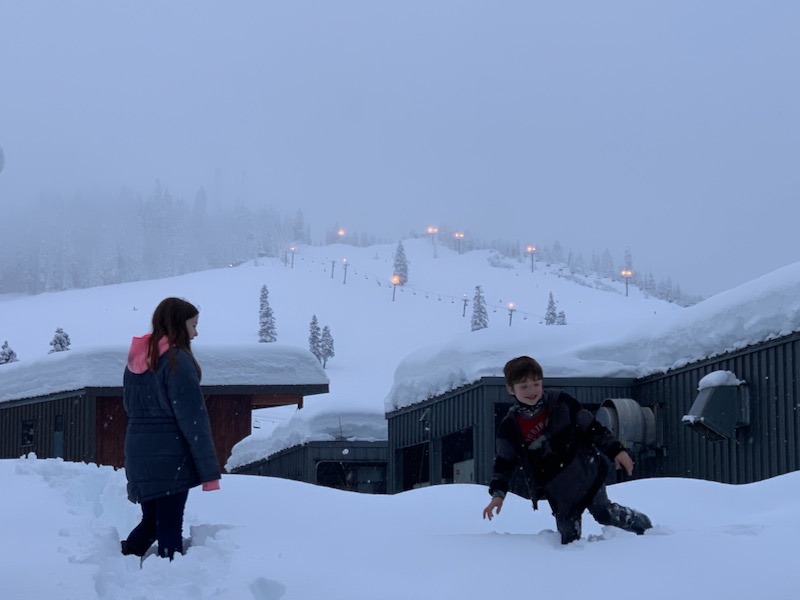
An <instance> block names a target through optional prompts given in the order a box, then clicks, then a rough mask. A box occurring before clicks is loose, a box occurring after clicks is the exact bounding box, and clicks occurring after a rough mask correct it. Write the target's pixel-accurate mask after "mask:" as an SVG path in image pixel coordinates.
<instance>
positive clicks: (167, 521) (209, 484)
mask: <svg viewBox="0 0 800 600" xmlns="http://www.w3.org/2000/svg"><path fill="white" fill-rule="evenodd" d="M199 316H200V314H199V311H198V310H197V308H196V307H195V306H194V305H192V304H191V303H189V302H187V301H186V300H182V299H180V298H166V299H164V300H162V301H161V303H159V305H158V306H157V307H156V309H155V311H154V312H153V323H152V325H153V331H152V333H151V334H148V335H145V336H142V337H134V338H133V341H132V343H131V348H130V351H129V353H128V364H127V366H126V368H125V374H124V378H123V401H124V404H125V412H126V413H127V415H128V427H127V430H126V432H125V472H126V475H127V478H128V498H129V499H130V500H131V502H134V503H138V504H140V505H141V507H142V520H141V522H140V523H139V524H138V525H137V526H136V527H135V528H134V529H133V531H131V532H130V534H129V535H128V538H127V539H126V540H123V541H122V553H123V554H134V555H136V556H144V555H145V553H146V552H147V550H148V549H149V548H150V546H152V545H153V542H155V541H158V554H159V556H162V557H165V558H169V559H170V560H172V558H173V556H174V554H175V553H176V552H178V553H181V554H183V537H182V530H183V512H184V508H185V506H186V499H187V497H188V494H189V490H190V489H191V488H193V487H195V486H198V485H201V484H202V486H203V490H204V491H210V490H215V489H219V480H220V477H221V475H220V468H219V461H218V459H217V454H216V450H215V448H214V442H213V439H212V437H211V424H210V422H209V419H208V412H207V411H206V405H205V400H204V398H203V394H202V391H201V389H200V378H201V377H202V371H201V369H200V365H199V364H198V363H197V361H196V360H195V358H194V355H193V354H192V349H191V342H192V340H193V339H194V338H195V337H196V336H197V323H198V319H199Z"/></svg>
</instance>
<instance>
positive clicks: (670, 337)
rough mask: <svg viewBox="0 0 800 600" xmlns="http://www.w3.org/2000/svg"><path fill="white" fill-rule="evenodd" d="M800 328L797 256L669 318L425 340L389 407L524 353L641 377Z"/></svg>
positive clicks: (569, 371)
mask: <svg viewBox="0 0 800 600" xmlns="http://www.w3.org/2000/svg"><path fill="white" fill-rule="evenodd" d="M798 330H800V263H795V264H792V265H789V266H787V267H784V268H782V269H778V270H777V271H773V272H772V273H769V274H767V275H764V276H763V277H760V278H758V279H755V280H753V281H751V282H748V283H746V284H743V285H741V286H739V287H737V288H734V289H732V290H728V291H726V292H723V293H721V294H717V295H716V296H713V297H711V298H709V299H707V300H705V301H703V302H700V303H699V304H696V305H695V306H692V307H689V308H687V309H685V310H683V311H680V312H676V313H673V314H670V315H669V316H668V318H662V317H658V318H656V317H654V318H652V319H636V320H632V321H629V322H622V323H619V322H604V323H596V324H584V325H570V327H569V328H567V327H543V328H540V329H538V330H537V331H536V332H535V335H532V334H531V332H530V331H524V330H521V331H513V330H509V331H506V332H503V331H500V330H497V329H495V330H488V329H487V330H481V331H477V332H470V333H467V334H463V335H459V336H457V337H455V338H453V339H451V340H449V341H447V342H444V343H439V344H434V345H431V346H426V347H424V348H422V349H420V350H417V351H416V352H413V353H412V354H410V355H409V356H407V357H406V358H405V359H404V360H403V361H401V362H400V364H399V365H398V367H397V369H396V371H395V376H394V384H393V386H392V388H391V390H390V391H389V393H388V395H387V397H386V400H385V409H386V412H392V411H394V410H398V409H400V408H403V407H405V406H410V405H412V404H415V403H417V402H421V401H423V400H426V399H428V398H431V397H434V396H438V395H440V394H443V393H445V392H448V391H450V390H453V389H455V388H457V387H460V386H462V385H465V384H469V383H473V382H475V381H478V380H479V379H481V378H482V377H486V376H502V369H503V365H504V364H505V363H506V361H507V360H508V359H509V358H512V357H514V356H520V355H529V356H533V357H534V358H536V359H537V360H538V361H539V362H540V363H541V364H542V365H543V367H544V370H545V377H547V376H580V377H612V376H616V377H643V376H646V375H650V374H653V373H659V372H665V371H667V370H669V369H672V368H678V367H681V366H683V365H686V364H688V363H690V362H694V361H697V360H701V359H704V358H707V357H710V356H715V355H718V354H722V353H724V352H728V351H732V350H737V349H741V348H744V347H746V346H749V345H751V344H756V343H759V342H762V341H765V340H768V339H773V338H776V337H780V336H783V335H787V334H789V333H792V332H795V331H798Z"/></svg>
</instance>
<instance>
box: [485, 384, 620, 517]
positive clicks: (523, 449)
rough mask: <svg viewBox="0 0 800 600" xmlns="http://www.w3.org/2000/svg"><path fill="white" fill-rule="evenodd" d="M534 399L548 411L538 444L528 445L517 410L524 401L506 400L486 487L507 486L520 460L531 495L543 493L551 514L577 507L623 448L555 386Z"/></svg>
mask: <svg viewBox="0 0 800 600" xmlns="http://www.w3.org/2000/svg"><path fill="white" fill-rule="evenodd" d="M540 402H544V403H545V407H546V409H547V412H548V418H547V425H546V427H545V430H544V433H543V437H544V440H543V442H542V443H541V445H539V444H537V446H538V447H537V448H536V449H535V450H529V449H528V448H527V446H526V445H525V443H524V440H523V437H522V430H521V429H520V427H519V424H518V423H517V415H518V414H519V413H520V411H521V410H523V409H524V408H525V407H524V406H523V405H521V404H520V403H519V402H517V403H515V404H514V406H512V407H511V408H510V409H509V411H508V414H506V416H505V417H504V418H503V420H502V421H501V422H500V425H499V427H498V430H497V443H496V456H495V461H494V475H493V478H492V481H491V483H490V484H489V493H490V494H492V495H494V494H495V492H502V493H503V494H505V493H506V492H508V487H509V483H510V481H511V478H512V476H513V475H514V471H515V470H516V469H517V467H518V466H519V465H520V464H521V465H522V467H523V471H524V473H525V477H526V478H527V481H528V486H529V488H530V491H531V496H532V499H533V502H534V508H535V507H536V500H537V499H539V498H546V499H547V500H548V501H549V503H550V507H551V508H552V509H553V513H554V514H561V515H572V514H579V513H580V512H582V511H583V510H584V509H585V508H586V507H587V506H588V504H589V502H590V501H591V500H592V498H593V497H594V495H595V494H596V493H597V491H598V490H599V489H600V487H601V486H602V485H603V482H604V481H605V477H606V474H607V472H608V462H607V461H606V460H604V459H603V457H602V456H601V454H600V453H601V452H602V453H604V454H605V455H606V456H607V457H608V458H609V459H611V460H613V459H614V457H615V456H616V455H617V454H618V453H619V452H621V451H623V450H624V449H625V448H624V447H623V446H622V444H621V443H620V442H619V441H618V440H617V439H616V438H615V437H614V436H613V435H612V433H611V432H610V431H609V430H608V429H607V428H606V427H604V426H603V425H602V424H600V423H599V422H598V421H597V420H596V419H595V418H594V416H592V413H590V412H589V411H588V410H586V409H585V408H583V407H582V406H581V405H580V403H579V402H578V401H577V400H576V399H575V398H573V397H572V396H570V395H569V394H566V393H564V392H562V391H561V390H545V391H544V393H543V395H542V399H541V400H540Z"/></svg>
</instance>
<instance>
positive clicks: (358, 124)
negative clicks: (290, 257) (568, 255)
mask: <svg viewBox="0 0 800 600" xmlns="http://www.w3.org/2000/svg"><path fill="white" fill-rule="evenodd" d="M799 17H800V5H798V4H797V3H796V2H793V1H791V0H778V1H776V2H770V3H768V4H766V5H765V4H758V3H752V2H744V1H741V0H733V1H722V0H712V1H710V2H703V3H699V4H698V3H696V2H690V1H689V0H679V1H677V2H670V3H640V2H631V1H619V2H612V3H611V4H609V3H601V4H598V3H594V2H589V1H587V0H582V1H579V2H577V3H570V4H568V5H564V4H560V3H554V4H544V5H541V4H538V3H528V2H523V1H521V0H512V1H511V2H505V3H503V5H502V7H497V6H494V5H491V4H486V3H481V2H477V1H476V0H467V1H466V2H461V1H460V2H456V1H455V0H445V1H443V2H435V3H429V2H423V1H421V0H411V1H410V2H404V3H402V4H398V5H387V4H384V3H374V2H368V1H366V0H345V1H343V2H337V3H324V4H320V3H311V2H307V1H299V2H292V3H272V2H260V1H256V0H243V1H242V2H236V3H235V4H230V3H226V4H222V3H215V2H211V1H210V0H199V1H193V2H188V0H178V1H175V2H170V3H161V2H155V1H153V0H145V1H143V2H137V3H135V4H119V3H107V2H101V1H100V0H77V1H75V2H70V3H68V4H65V3H59V2H55V0H32V1H30V2H25V3H10V2H6V3H3V5H2V7H1V8H0V56H2V57H3V69H2V72H1V73H0V89H2V93H1V94H0V146H2V149H3V155H4V157H5V165H4V168H3V169H2V172H0V215H4V214H6V211H9V210H11V207H23V208H24V209H25V210H27V211H30V212H26V213H25V219H26V220H27V221H34V220H36V219H38V218H40V217H43V216H44V215H45V214H46V213H47V212H48V211H49V210H50V209H49V207H51V206H52V204H49V202H52V201H54V200H53V199H60V200H59V201H60V202H62V203H64V204H65V205H66V208H65V209H63V210H65V211H70V210H71V209H70V203H72V202H74V201H75V199H76V198H77V197H88V196H90V195H92V194H93V195H95V196H96V197H104V198H107V200H108V203H109V209H108V210H109V213H110V215H103V219H105V220H103V219H101V215H98V217H97V218H98V220H97V221H96V222H94V221H92V222H86V223H85V226H86V230H87V232H86V234H85V236H84V239H86V238H87V237H91V236H92V235H100V236H102V235H103V231H104V228H105V223H107V222H108V220H107V218H108V217H110V218H112V219H114V218H116V219H118V220H123V219H127V218H129V215H128V214H127V213H125V212H124V210H123V209H122V208H121V207H120V204H124V202H121V192H120V190H123V189H124V190H126V193H128V194H130V195H132V196H133V197H136V196H137V195H138V196H139V197H142V198H148V197H151V196H152V194H153V190H154V189H155V188H156V185H157V183H156V182H158V185H159V186H160V189H161V190H162V191H164V192H169V194H170V195H171V197H172V198H173V199H174V200H175V201H176V202H177V201H179V200H182V201H183V202H184V206H186V220H187V221H191V218H192V212H191V210H190V208H189V207H191V206H192V205H193V203H194V200H195V198H196V196H197V194H198V193H199V192H200V190H201V189H202V190H203V191H204V192H205V194H206V197H207V199H208V202H209V206H210V207H212V208H213V207H214V206H217V205H219V206H224V207H226V209H229V210H234V208H235V207H236V206H239V205H244V206H247V207H248V208H249V210H251V211H252V214H256V213H258V212H259V211H261V210H264V211H267V212H268V213H269V211H276V212H277V213H278V214H280V215H284V216H285V218H288V219H291V218H293V217H294V215H295V214H296V212H297V211H298V210H301V211H302V212H303V214H304V216H305V219H306V224H307V226H308V231H309V234H310V235H311V236H312V238H313V240H314V241H321V240H322V239H324V237H325V235H326V232H327V231H329V230H333V229H336V228H338V227H342V228H344V229H345V230H347V231H351V232H362V233H364V234H368V235H371V236H374V237H375V238H377V239H379V240H380V239H382V240H386V241H394V242H396V241H397V240H398V239H402V238H405V237H407V236H408V235H409V234H411V233H412V232H416V233H424V231H425V228H426V227H428V226H436V227H438V228H439V229H440V230H442V231H444V230H447V231H450V232H456V231H459V232H464V233H465V239H482V240H508V241H509V243H511V242H516V243H517V244H518V246H521V247H524V246H525V245H527V244H534V245H537V246H552V245H554V244H555V242H556V241H559V242H560V244H561V245H562V246H563V247H564V248H565V249H574V250H575V251H576V252H580V253H582V254H583V255H584V256H585V258H586V259H587V260H589V258H590V256H591V254H592V253H593V252H597V253H602V252H603V251H604V250H605V249H608V250H609V251H610V253H611V254H612V256H614V257H617V260H619V259H621V257H622V256H623V255H624V252H625V250H626V249H630V250H631V251H632V253H633V256H634V258H635V267H636V268H637V269H639V270H641V271H644V272H648V271H652V272H653V273H655V274H656V277H657V278H658V277H663V276H667V275H670V276H671V277H672V278H673V279H675V280H677V281H679V282H680V283H681V285H682V287H683V289H684V290H685V291H687V292H690V293H694V294H702V295H710V294H713V293H716V292H719V291H722V290H724V289H728V288H731V287H733V286H735V285H738V284H740V283H742V282H745V281H748V280H751V279H753V278H754V277H757V276H758V275H761V274H763V273H765V272H768V271H771V270H773V269H775V268H778V267H780V266H783V265H786V264H789V263H792V262H795V261H797V260H800V249H798V247H797V246H796V244H794V243H793V242H792V237H793V226H794V223H795V221H796V220H797V216H798V215H797V211H798V209H797V208H796V207H797V205H798V203H797V199H798V191H800V174H798V171H797V169H796V165H797V164H798V159H800V145H798V142H797V140H798V139H800V109H798V107H799V106H800V79H798V76H797V75H795V74H794V73H796V71H797V69H796V64H797V59H798V57H799V56H800V39H799V38H798V37H797V36H796V24H797V23H798V18H799ZM42 198H44V199H45V204H44V205H41V204H40V202H41V199H42ZM117 209H119V210H120V212H116V211H117ZM154 210H155V209H154ZM269 214H273V213H269ZM150 218H158V215H157V213H156V212H152V213H151V214H150ZM0 220H2V219H0ZM271 220H273V221H274V220H275V219H271ZM19 229H20V228H19V227H18V226H16V225H15V232H18V231H19ZM34 231H35V232H36V234H37V235H36V239H29V240H28V242H29V243H34V242H38V241H41V242H42V243H43V244H46V243H47V239H46V237H43V238H42V239H41V240H40V239H39V237H38V236H39V234H40V230H39V229H35V230H34ZM209 243H210V244H215V243H219V240H214V241H211V240H209ZM226 243H227V242H226ZM2 246H3V245H2V244H0V262H6V263H7V262H8V261H10V260H11V261H13V260H15V256H14V255H13V254H9V252H10V250H9V249H8V248H7V247H5V248H4V247H2ZM192 250H193V249H192ZM226 260H227V258H226Z"/></svg>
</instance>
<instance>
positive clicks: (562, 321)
mask: <svg viewBox="0 0 800 600" xmlns="http://www.w3.org/2000/svg"><path fill="white" fill-rule="evenodd" d="M566 324H567V315H566V314H564V311H563V310H560V311H558V315H557V316H556V325H566Z"/></svg>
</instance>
